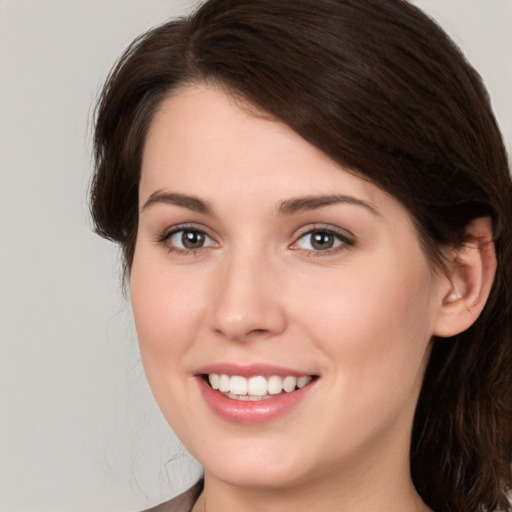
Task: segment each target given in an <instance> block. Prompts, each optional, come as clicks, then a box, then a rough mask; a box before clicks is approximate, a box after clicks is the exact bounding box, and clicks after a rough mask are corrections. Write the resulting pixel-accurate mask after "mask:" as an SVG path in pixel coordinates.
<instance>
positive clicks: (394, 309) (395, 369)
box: [131, 84, 476, 512]
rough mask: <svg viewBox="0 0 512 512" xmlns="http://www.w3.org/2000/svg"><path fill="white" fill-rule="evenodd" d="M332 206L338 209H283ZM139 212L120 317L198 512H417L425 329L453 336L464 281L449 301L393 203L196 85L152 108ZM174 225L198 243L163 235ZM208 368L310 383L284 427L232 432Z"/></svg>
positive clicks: (294, 138)
mask: <svg viewBox="0 0 512 512" xmlns="http://www.w3.org/2000/svg"><path fill="white" fill-rule="evenodd" d="M165 194H181V195H186V196H193V197H194V198H197V199H199V200H200V201H201V202H202V203H204V204H207V205H208V206H209V210H208V211H197V207H198V204H197V203H194V202H192V201H190V200H188V201H183V200H182V198H181V196H180V200H179V201H176V197H177V196H172V197H171V198H170V199H169V196H165ZM333 194H337V195H340V196H341V195H343V196H345V197H349V198H351V199H350V202H346V201H345V202H340V203H335V204H330V205H328V206H322V207H318V205H316V206H317V207H312V205H311V204H309V207H308V208H304V209H297V208H295V209H293V208H292V209H291V211H290V209H288V211H282V210H286V208H283V203H284V204H285V205H289V204H290V203H289V202H290V201H291V200H294V199H296V198H303V197H308V198H311V197H316V196H332V195H333ZM353 199H355V200H357V201H361V202H364V204H362V203H361V204H353V203H355V201H353ZM139 200H140V208H141V210H140V219H139V228H138V234H137V244H136V250H135V257H134V261H133V267H132V269H131V299H132V306H133V311H134V315H135V321H136V327H137V333H138V337H139V341H140V350H141V354H142V359H143V363H144V367H145V371H146V374H147V377H148V380H149V383H150V385H151V387H152V390H153V393H154V395H155V397H156V400H157V402H158V404H159V406H160V408H161V410H162V412H163V414H164V416H165V417H166V419H167V420H168V422H169V423H170V425H171V427H172V428H173V430H174V431H175V432H176V434H177V435H178V437H179V438H180V439H181V441H182V442H183V443H184V445H185V446H186V448H187V449H188V450H189V451H190V452H191V453H192V455H194V456H195V457H196V458H197V459H198V460H199V462H200V463H201V464H202V465H203V467H204V469H205V492H204V493H203V495H202V496H201V498H200V500H199V501H198V503H197V504H196V507H195V510H204V509H207V510H208V511H209V512H215V511H221V510H239V511H245V510H247V511H249V510H251V511H263V510H265V511H271V512H275V511H285V510H286V511H289V510H296V511H302V510H304V511H306V510H307V511H311V510H326V511H328V510H333V511H334V510H340V511H341V510H350V511H351V512H354V511H355V512H357V511H368V510H372V511H374V512H378V511H392V510H393V511H394V510H397V511H403V510H407V511H422V510H428V508H427V507H426V506H425V504H424V503H423V502H422V501H421V499H420V498H419V496H418V495H417V494H416V492H415V489H414V487H413V485H412V482H411V478H410V473H409V460H408V459H409V443H410V432H411V426H412V419H413V414H414V409H415V405H416V402H417V399H418V394H419V391H420V387H421V383H422V379H423V375H424V370H425V367H426V364H427V361H428V356H429V351H430V342H431V338H432V336H433V334H435V333H436V330H439V329H445V330H444V331H443V333H444V334H446V335H450V332H451V331H450V329H451V330H452V331H453V330H454V329H455V330H457V329H460V326H459V325H454V322H455V321H454V320H453V319H454V318H459V317H458V316H457V315H456V314H455V313H454V312H453V306H452V304H453V303H458V302H460V299H461V297H460V296H461V293H460V291H461V290H462V294H463V295H464V296H466V293H465V292H466V290H472V288H471V286H472V284H471V283H470V284H469V285H466V281H467V280H466V274H462V273H459V274H460V275H459V274H457V275H455V278H456V279H458V281H459V285H458V290H457V294H455V293H454V290H453V282H452V281H453V279H450V277H449V276H447V275H445V274H443V273H439V272H435V271H433V269H432V267H431V265H429V262H428V261H427V259H426V257H425V255H424V253H423V252H422V249H421V247H420V244H419V241H418V236H417V233H416V231H415V228H414V226H413V223H412V220H411V218H410V216H409V214H408V212H407V211H406V210H405V209H404V208H403V207H402V206H401V205H400V204H399V203H398V202H397V201H396V200H395V199H394V198H393V197H391V196H389V195H388V194H387V193H385V192H384V191H382V190H381V189H379V188H378V187H376V186H375V185H373V184H371V183H369V182H367V181H365V180H363V179H361V178H359V177H357V176H356V175H354V174H352V173H349V172H347V170H344V169H342V168H341V167H340V166H339V165H338V164H336V163H334V162H333V161H331V160H330V159H328V158H327V157H326V156H325V155H324V154H322V153H321V152H320V151H319V150H318V149H316V148H314V147H313V146H311V145H310V144H308V143H307V142H305V141H304V140H303V139H302V138H300V137H299V136H298V135H297V134H296V133H295V132H293V131H292V130H290V129H289V128H288V127H287V126H285V125H284V124H282V123H280V122H277V121H275V120H272V119H270V118H269V117H268V116H266V115H264V114H263V113H261V112H258V111H257V110H255V109H254V108H252V107H250V106H248V105H243V104H241V103H240V102H235V101H234V100H233V99H232V98H231V97H230V96H228V95H227V94H226V93H225V92H223V91H222V90H220V89H215V88H213V87H209V86H206V85H201V84H199V85H191V86H188V87H185V88H182V89H180V90H179V91H175V92H174V93H173V94H172V96H170V97H169V98H168V99H166V100H165V101H164V102H163V104H162V106H161V108H160V110H159V112H158V113H157V114H156V116H155V118H154V120H153V122H152V124H151V127H150V130H149V133H148V136H147V141H146V145H145V151H144V156H143V166H142V177H141V182H140V196H139ZM286 202H288V203H286ZM176 203H179V204H176ZM280 208H281V210H280ZM183 224H186V225H187V227H188V228H189V229H191V228H190V226H193V228H194V229H196V230H200V231H202V232H204V233H205V234H206V235H207V236H206V237H205V239H204V240H205V244H204V246H203V247H200V248H198V249H189V250H187V249H183V246H181V247H180V244H181V234H182V233H181V232H178V233H177V234H175V235H174V236H173V237H167V239H165V240H163V239H164V238H165V236H166V235H168V234H169V233H170V232H172V231H173V230H174V231H176V230H177V229H180V227H181V226H182V225H183ZM312 229H316V230H317V232H318V230H320V231H321V232H323V233H324V234H325V232H326V231H327V232H335V233H337V234H336V235H333V237H334V238H332V239H331V240H335V243H334V245H335V247H333V248H331V249H327V250H321V249H315V248H313V246H312V245H311V235H310V234H308V233H310V232H311V230H312ZM338 237H340V238H338ZM475 272H476V271H475ZM475 272H472V273H471V276H472V278H474V276H475V275H476V274H475ZM475 279H476V278H475ZM450 307H451V308H452V310H450V311H451V313H450V314H451V316H450V314H447V313H446V311H447V309H449V308H450ZM460 309H465V310H467V307H466V308H464V307H462V306H461V308H460ZM471 318H472V319H473V320H474V315H472V316H471ZM473 320H471V321H473ZM450 322H451V323H450ZM455 323H456V322H455ZM219 362H229V363H235V364H251V363H268V364H274V365H279V366H284V367H286V368H293V369H295V370H298V371H301V372H303V373H304V374H306V375H309V374H311V375H316V376H319V378H318V379H317V380H316V381H315V383H314V386H312V388H311V389H310V391H309V392H308V393H307V394H305V396H304V398H303V399H302V401H300V402H299V403H298V404H297V405H296V406H294V407H293V408H291V409H290V410H288V411H287V412H286V413H285V414H284V415H281V416H279V417H277V418H275V419H273V420H271V421H268V422H264V423H260V424H256V425H252V424H242V425H241V424H236V423H233V422H228V421H226V420H224V419H221V418H219V417H218V416H217V415H216V414H214V413H213V412H212V411H211V410H210V408H209V407H208V406H207V405H206V403H205V401H204V400H203V397H202V395H201V393H200V391H199V386H198V383H197V379H196V377H195V375H196V373H197V369H198V368H200V367H201V366H203V365H205V364H210V363H219Z"/></svg>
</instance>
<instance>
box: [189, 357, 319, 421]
mask: <svg viewBox="0 0 512 512" xmlns="http://www.w3.org/2000/svg"><path fill="white" fill-rule="evenodd" d="M209 373H219V374H222V373H224V374H227V375H240V376H241V377H251V376H256V375H261V376H271V375H279V376H286V375H293V376H296V377H300V376H302V375H311V374H308V373H305V372H298V371H294V370H290V369H287V368H283V367H277V366H269V365H247V366H239V365H233V364H212V365H207V366H204V367H202V368H200V369H199V370H198V372H197V374H196V376H195V378H196V381H197V384H198V386H199V389H200V391H201V394H202V396H203V399H204V401H205V402H206V404H207V405H208V406H209V408H210V409H211V410H212V411H213V412H214V413H215V414H216V415H217V416H219V417H220V418H221V419H223V420H225V421H228V422H231V423H239V424H258V423H264V422H267V421H271V420H274V419H276V418H278V417H280V416H282V415H284V414H286V413H287V412H288V411H290V410H291V409H293V408H294V407H296V406H297V405H299V403H300V402H301V401H302V400H303V399H304V398H305V397H306V396H307V394H308V393H309V392H310V391H311V389H312V388H313V387H314V386H315V384H316V382H317V380H318V379H313V381H312V382H311V383H309V384H308V385H307V386H305V387H303V388H301V389H297V390H295V391H292V392H291V393H282V394H279V395H275V396H272V398H268V399H265V400H259V401H254V402H252V401H242V400H233V399H231V398H228V397H226V396H224V395H223V394H222V393H220V392H219V391H215V390H214V389H212V388H211V387H210V386H209V385H208V383H207V382H206V380H205V378H204V376H205V375H206V374H209Z"/></svg>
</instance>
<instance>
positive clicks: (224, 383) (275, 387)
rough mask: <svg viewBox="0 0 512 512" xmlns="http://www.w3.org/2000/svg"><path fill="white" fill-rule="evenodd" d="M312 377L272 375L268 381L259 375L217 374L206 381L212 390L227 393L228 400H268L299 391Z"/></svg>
mask: <svg viewBox="0 0 512 512" xmlns="http://www.w3.org/2000/svg"><path fill="white" fill-rule="evenodd" d="M312 380H313V377H311V376H310V375H303V376H302V377H298V378H297V377H294V376H292V375H288V376H286V377H284V378H283V377H280V376H279V375H272V376H271V377H269V378H268V379H267V378H266V377H262V376H261V375H258V376H255V377H250V378H249V379H246V378H245V377H240V376H239V375H232V376H229V375H225V374H218V373H210V374H209V375H208V381H209V382H210V385H211V387H212V388H213V389H218V390H219V391H220V392H222V393H227V396H228V397H229V398H234V399H238V400H261V399H267V398H270V395H278V394H279V393H282V392H283V391H284V392H286V393H291V392H292V391H295V389H297V388H298V389H301V388H303V387H304V386H307V385H308V384H309V383H310V382H311V381H312Z"/></svg>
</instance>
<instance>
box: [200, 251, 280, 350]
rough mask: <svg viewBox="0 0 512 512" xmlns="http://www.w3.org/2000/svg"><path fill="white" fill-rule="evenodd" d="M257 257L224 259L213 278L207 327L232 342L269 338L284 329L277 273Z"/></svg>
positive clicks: (268, 263)
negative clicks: (213, 289)
mask: <svg viewBox="0 0 512 512" xmlns="http://www.w3.org/2000/svg"><path fill="white" fill-rule="evenodd" d="M260 256H261V255H251V256H243V255H240V256H232V257H230V258H227V259H226V261H224V262H223V263H222V268H221V269H219V270H220V272H219V273H218V275H217V276H216V283H215V289H216V292H215V298H214V300H213V301H212V304H211V320H210V322H211V327H212V329H213V330H214V331H215V332H216V333H218V334H221V335H223V336H225V337H226V338H229V339H231V340H234V341H250V340H253V339H263V338H269V337H272V336H275V335H278V334H281V333H282V332H283V331H284V330H285V329H286V326H287V317H286V310H285V305H284V304H283V303H282V300H281V299H280V298H281V297H282V295H283V294H282V291H283V290H282V280H281V279H280V278H279V276H278V274H279V272H278V270H277V269H276V268H275V265H272V263H271V262H270V261H269V260H268V259H267V260H264V259H263V258H261V257H260Z"/></svg>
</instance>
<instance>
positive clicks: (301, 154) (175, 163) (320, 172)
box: [140, 85, 385, 200]
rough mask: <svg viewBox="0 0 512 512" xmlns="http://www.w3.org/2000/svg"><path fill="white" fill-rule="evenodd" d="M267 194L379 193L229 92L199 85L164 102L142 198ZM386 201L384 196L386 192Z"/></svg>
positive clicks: (152, 132)
mask: <svg viewBox="0 0 512 512" xmlns="http://www.w3.org/2000/svg"><path fill="white" fill-rule="evenodd" d="M228 182H229V187H230V190H231V193H234V192H235V189H238V193H239V194H241V193H242V192H244V191H245V193H250V192H251V191H255V188H252V186H255V185H259V186H261V187H263V188H267V189H268V192H269V193H270V192H271V191H272V189H275V187H276V186H277V184H278V183H281V184H282V185H283V186H284V187H285V188H287V189H288V191H289V193H293V191H294V190H296V191H297V193H299V192H300V193H304V189H307V190H308V192H309V193H310V194H316V193H318V194H320V193H322V194H325V193H328V192H329V191H332V190H334V189H339V188H340V186H341V187H342V188H345V189H346V190H345V191H346V192H351V193H357V194H359V195H360V196H364V198H366V199H367V200H371V199H373V196H374V195H375V193H376V192H377V191H379V190H380V189H378V188H377V187H376V186H374V185H373V184H371V183H369V182H368V181H366V180H364V179H361V178H359V177H358V176H356V175H355V174H354V173H349V172H347V171H346V170H345V169H343V168H342V167H341V166H340V165H338V164H337V163H336V162H334V161H332V160H331V159H330V158H329V157H327V156H326V155H325V154H324V153H323V152H322V151H320V150H319V149H318V148H316V147H315V146H313V145H311V144H309V143H308V142H306V141H305V140H304V139H302V137H300V136H299V135H298V134H297V133H296V132H294V131H293V130H292V129H291V128H289V127H288V126H287V125H285V124H284V123H282V122H280V121H276V120H274V119H272V118H270V117H269V116H268V115H267V114H265V113H263V112H261V111H259V110H257V109H256V108H255V107H252V106H250V105H248V104H244V103H241V101H238V100H235V99H234V98H233V97H232V96H231V95H228V94H226V93H225V92H224V91H222V90H220V89H218V88H213V87H210V86H206V85H194V86H188V87H185V88H182V89H180V90H178V91H176V92H174V93H173V94H172V95H171V96H170V97H169V98H167V99H166V100H164V102H163V103H162V105H161V107H160V109H159V110H158V112H157V113H156V114H155V116H154V119H153V121H152V123H151V125H150V128H149V131H148V135H147V138H146V143H145V147H144V154H143V162H142V177H141V187H140V190H141V195H142V194H150V193H152V192H153V191H154V190H155V189H158V188H167V187H170V188H176V187H191V186H193V187H194V190H195V192H196V193H201V191H204V192H205V193H210V192H211V191H212V187H213V188H214V189H219V190H222V189H225V188H226V186H227V184H228ZM380 192H381V193H382V194H385V193H384V192H382V191H380Z"/></svg>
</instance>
